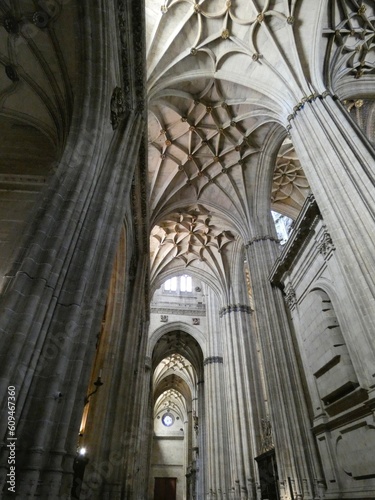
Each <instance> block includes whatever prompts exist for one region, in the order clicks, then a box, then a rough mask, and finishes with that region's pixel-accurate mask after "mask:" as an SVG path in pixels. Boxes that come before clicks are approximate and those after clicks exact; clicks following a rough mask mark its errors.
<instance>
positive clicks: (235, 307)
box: [219, 304, 252, 318]
mask: <svg viewBox="0 0 375 500" xmlns="http://www.w3.org/2000/svg"><path fill="white" fill-rule="evenodd" d="M232 312H245V313H247V314H251V312H252V310H251V308H250V307H249V306H248V305H246V304H228V305H227V306H224V307H222V308H221V309H220V311H219V316H220V318H222V317H223V316H224V315H225V314H230V313H232Z"/></svg>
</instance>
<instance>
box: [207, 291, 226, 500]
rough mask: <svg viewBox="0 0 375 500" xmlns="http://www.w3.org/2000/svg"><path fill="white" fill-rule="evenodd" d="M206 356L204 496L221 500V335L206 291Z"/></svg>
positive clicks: (223, 450)
mask: <svg viewBox="0 0 375 500" xmlns="http://www.w3.org/2000/svg"><path fill="white" fill-rule="evenodd" d="M206 296H207V300H206V311H207V327H208V328H207V330H208V332H207V334H208V339H207V353H208V356H207V357H206V359H205V360H204V361H203V365H204V385H205V403H204V406H205V424H204V429H205V437H206V447H205V448H206V449H205V457H206V466H205V469H206V480H205V483H206V495H205V497H206V498H207V499H222V498H226V497H225V496H223V495H224V494H225V493H226V492H227V480H228V466H229V460H228V436H227V423H226V404H225V398H224V397H223V384H224V373H223V351H222V339H221V336H222V332H221V330H220V324H219V317H218V309H219V307H218V302H217V300H216V297H215V296H214V294H213V292H212V291H211V290H210V289H208V291H207V293H206Z"/></svg>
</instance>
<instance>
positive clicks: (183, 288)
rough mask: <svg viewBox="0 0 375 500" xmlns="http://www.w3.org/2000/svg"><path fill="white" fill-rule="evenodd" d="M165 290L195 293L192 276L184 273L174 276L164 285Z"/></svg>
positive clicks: (168, 291)
mask: <svg viewBox="0 0 375 500" xmlns="http://www.w3.org/2000/svg"><path fill="white" fill-rule="evenodd" d="M163 291H164V292H166V293H175V294H179V293H184V294H185V293H193V281H192V279H191V276H188V275H187V274H183V275H182V276H173V278H169V279H168V280H167V281H166V282H165V283H164V285H163Z"/></svg>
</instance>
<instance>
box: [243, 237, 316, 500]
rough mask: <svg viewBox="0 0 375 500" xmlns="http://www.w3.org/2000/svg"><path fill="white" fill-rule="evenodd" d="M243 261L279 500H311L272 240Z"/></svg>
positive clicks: (312, 470)
mask: <svg viewBox="0 0 375 500" xmlns="http://www.w3.org/2000/svg"><path fill="white" fill-rule="evenodd" d="M246 252H247V260H248V263H249V268H250V273H251V279H252V284H253V290H254V307H255V312H254V314H255V319H256V321H257V323H258V328H259V339H260V345H261V350H262V356H263V362H264V370H265V375H266V377H265V380H266V384H267V392H268V396H269V408H270V420H271V425H272V435H273V441H274V445H275V452H276V458H277V465H278V472H279V479H280V494H281V499H285V500H286V499H290V498H297V497H298V495H300V498H304V499H312V498H315V497H314V491H313V484H314V480H315V479H320V478H321V474H320V470H319V465H318V460H317V455H316V450H315V446H314V442H313V438H312V435H311V432H310V428H309V425H308V422H309V415H308V412H307V407H306V403H305V400H304V393H303V388H302V384H301V380H300V374H299V371H298V365H297V360H296V354H295V351H294V345H293V339H292V335H291V331H290V326H289V322H288V318H287V314H286V309H285V304H284V300H283V297H282V293H281V291H280V290H279V289H276V288H274V287H272V286H271V284H270V282H269V279H268V275H269V272H270V269H271V267H272V264H273V263H274V261H275V259H276V257H277V255H278V253H279V248H278V243H277V242H276V240H275V238H273V236H270V235H265V236H257V237H255V238H253V239H252V240H251V241H250V242H249V244H248V245H247V250H246Z"/></svg>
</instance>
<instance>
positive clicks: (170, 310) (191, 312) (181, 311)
mask: <svg viewBox="0 0 375 500" xmlns="http://www.w3.org/2000/svg"><path fill="white" fill-rule="evenodd" d="M151 314H171V315H173V314H174V315H178V316H205V315H206V308H205V307H202V309H197V308H194V309H187V308H185V307H182V306H176V307H152V306H151Z"/></svg>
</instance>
